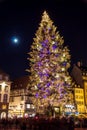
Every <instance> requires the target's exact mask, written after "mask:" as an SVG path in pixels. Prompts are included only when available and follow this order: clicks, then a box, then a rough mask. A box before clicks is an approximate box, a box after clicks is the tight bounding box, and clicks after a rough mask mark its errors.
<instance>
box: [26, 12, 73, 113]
mask: <svg viewBox="0 0 87 130" xmlns="http://www.w3.org/2000/svg"><path fill="white" fill-rule="evenodd" d="M56 30H57V28H56V27H55V26H54V25H53V22H52V20H51V19H50V18H49V15H48V14H47V12H46V11H44V13H43V15H42V20H41V23H40V25H39V28H38V30H37V32H36V35H35V36H36V37H35V38H34V39H33V40H34V42H33V43H32V45H31V49H30V52H29V58H28V60H29V63H30V67H29V69H28V71H29V73H30V77H29V79H30V82H29V83H30V85H29V92H30V93H31V95H33V103H34V105H36V107H37V108H38V111H39V110H40V108H41V106H42V108H44V109H45V108H47V107H48V106H52V107H55V106H58V107H60V106H61V107H62V108H64V106H65V105H66V104H67V103H68V104H72V103H73V101H72V100H71V92H70V90H71V89H72V86H71V77H70V76H69V72H68V69H69V67H70V58H71V56H70V54H69V49H68V48H67V46H65V47H64V45H63V43H64V40H63V37H61V36H60V34H59V32H57V31H56ZM42 108H41V110H42Z"/></svg>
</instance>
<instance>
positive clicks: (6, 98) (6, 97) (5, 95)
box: [3, 94, 8, 103]
mask: <svg viewBox="0 0 87 130" xmlns="http://www.w3.org/2000/svg"><path fill="white" fill-rule="evenodd" d="M7 100H8V95H7V94H4V96H3V102H5V103H6V102H7Z"/></svg>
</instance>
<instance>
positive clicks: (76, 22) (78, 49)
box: [0, 0, 87, 79]
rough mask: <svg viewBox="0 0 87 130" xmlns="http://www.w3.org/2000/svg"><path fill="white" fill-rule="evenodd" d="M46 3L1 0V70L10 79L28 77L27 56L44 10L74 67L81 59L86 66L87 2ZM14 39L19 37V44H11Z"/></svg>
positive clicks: (79, 0) (55, 1) (82, 0)
mask: <svg viewBox="0 0 87 130" xmlns="http://www.w3.org/2000/svg"><path fill="white" fill-rule="evenodd" d="M43 1H44V2H43ZM43 1H41V2H39V1H34V0H32V1H30V0H23V1H21V0H0V69H3V70H4V71H5V72H6V73H8V74H9V75H10V77H11V79H14V78H17V77H21V76H24V75H26V74H28V73H27V72H26V71H25V69H27V68H28V64H29V63H28V60H27V57H28V55H27V53H28V52H29V48H30V45H31V44H32V42H33V38H34V37H35V33H36V30H37V29H38V26H39V23H40V21H41V15H42V13H43V11H44V10H46V11H47V12H48V14H49V16H50V18H51V20H53V22H54V25H55V26H56V27H57V28H58V31H59V33H60V35H61V36H63V37H64V40H65V43H64V44H65V45H67V46H68V48H69V50H70V54H71V66H72V64H74V63H76V62H77V61H78V60H81V61H82V62H83V63H84V64H85V65H87V1H86V0H75V2H74V0H70V2H68V1H67V0H65V1H66V2H64V1H63V0H53V1H50V0H47V1H46V0H43ZM76 1H77V2H76ZM13 36H18V38H19V40H20V41H19V45H15V44H13V43H12V37H13Z"/></svg>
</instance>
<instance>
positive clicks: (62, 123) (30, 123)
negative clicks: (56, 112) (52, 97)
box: [0, 116, 87, 130]
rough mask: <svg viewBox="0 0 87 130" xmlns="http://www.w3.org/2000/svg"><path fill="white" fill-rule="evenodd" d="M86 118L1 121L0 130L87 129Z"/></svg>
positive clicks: (70, 117) (36, 118)
mask: <svg viewBox="0 0 87 130" xmlns="http://www.w3.org/2000/svg"><path fill="white" fill-rule="evenodd" d="M86 125H87V119H86V118H78V117H77V118H76V117H72V116H60V117H59V116H58V117H56V118H47V117H38V116H35V117H34V118H14V119H1V120H0V130H2V129H3V130H9V129H10V130H12V129H13V127H14V128H15V130H74V128H75V127H80V128H82V127H87V126H86Z"/></svg>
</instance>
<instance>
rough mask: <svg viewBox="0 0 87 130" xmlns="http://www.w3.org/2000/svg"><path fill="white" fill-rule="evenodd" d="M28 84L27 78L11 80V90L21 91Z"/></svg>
mask: <svg viewBox="0 0 87 130" xmlns="http://www.w3.org/2000/svg"><path fill="white" fill-rule="evenodd" d="M28 84H29V76H23V77H20V78H17V79H15V80H13V82H12V85H11V89H22V88H26V87H27V86H28Z"/></svg>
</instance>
